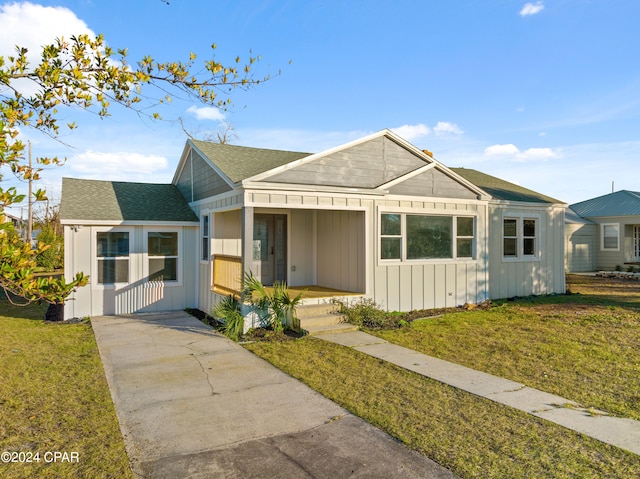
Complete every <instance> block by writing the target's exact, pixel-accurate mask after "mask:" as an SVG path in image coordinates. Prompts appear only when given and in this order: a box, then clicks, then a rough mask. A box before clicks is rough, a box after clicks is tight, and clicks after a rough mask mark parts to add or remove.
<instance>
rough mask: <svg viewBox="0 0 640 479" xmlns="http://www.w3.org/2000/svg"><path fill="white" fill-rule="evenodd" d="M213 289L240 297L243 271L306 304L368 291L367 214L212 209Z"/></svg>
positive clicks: (300, 210) (353, 212) (340, 211)
mask: <svg viewBox="0 0 640 479" xmlns="http://www.w3.org/2000/svg"><path fill="white" fill-rule="evenodd" d="M210 224H211V226H212V231H211V256H210V261H209V265H210V268H211V269H210V270H209V274H210V276H209V278H210V283H209V284H210V288H211V289H210V291H211V292H213V293H217V294H219V295H223V296H227V295H234V296H239V294H240V291H241V288H242V286H241V284H242V277H243V274H244V272H251V273H252V274H253V275H254V276H255V277H256V278H258V279H259V280H260V281H261V282H262V284H263V285H265V286H266V287H269V286H271V285H272V284H274V282H276V281H281V282H285V283H286V284H287V286H288V288H289V290H290V292H291V295H292V296H295V295H297V294H298V293H300V292H302V293H303V303H305V304H309V303H312V304H317V303H326V302H329V301H330V300H331V299H332V298H348V297H357V296H363V295H364V294H365V291H366V289H365V249H366V245H365V236H366V235H365V212H364V211H346V210H334V211H326V210H311V209H266V208H251V207H243V208H241V209H239V210H231V211H225V212H220V213H211V222H210Z"/></svg>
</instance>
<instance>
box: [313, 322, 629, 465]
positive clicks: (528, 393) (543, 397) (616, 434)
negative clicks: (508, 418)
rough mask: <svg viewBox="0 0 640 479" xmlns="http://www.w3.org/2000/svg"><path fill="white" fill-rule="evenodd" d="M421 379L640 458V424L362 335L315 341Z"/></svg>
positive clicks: (325, 337)
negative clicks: (360, 354) (358, 353)
mask: <svg viewBox="0 0 640 479" xmlns="http://www.w3.org/2000/svg"><path fill="white" fill-rule="evenodd" d="M316 337H317V338H320V339H324V340H326V341H331V342H334V343H337V344H341V345H343V346H348V347H351V348H353V349H356V350H358V351H361V352H363V353H365V354H368V355H370V356H373V357H375V358H378V359H382V360H384V361H388V362H390V363H393V364H396V365H398V366H400V367H402V368H405V369H408V370H410V371H414V372H416V373H418V374H421V375H423V376H426V377H429V378H432V379H435V380H437V381H440V382H442V383H445V384H449V385H451V386H453V387H456V388H458V389H463V390H464V391H468V392H470V393H473V394H476V395H478V396H482V397H485V398H487V399H490V400H492V401H495V402H498V403H500V404H505V405H507V406H511V407H513V408H516V409H519V410H521V411H525V412H527V413H529V414H532V415H534V416H537V417H540V418H542V419H546V420H548V421H551V422H554V423H556V424H560V425H561V426H564V427H567V428H569V429H573V430H574V431H577V432H580V433H582V434H585V435H587V436H591V437H593V438H595V439H598V440H600V441H602V442H605V443H607V444H611V445H613V446H617V447H620V448H622V449H626V450H627V451H630V452H632V453H634V454H638V455H640V422H639V421H635V420H633V419H627V418H618V417H611V416H607V415H606V413H605V412H602V411H593V410H585V409H584V408H582V407H580V405H579V404H577V403H575V402H573V401H569V400H567V399H564V398H562V397H560V396H555V395H553V394H549V393H545V392H543V391H539V390H537V389H533V388H530V387H526V386H525V385H524V384H520V383H517V382H514V381H509V380H507V379H502V378H499V377H496V376H492V375H490V374H486V373H483V372H480V371H476V370H473V369H469V368H467V367H464V366H460V365H457V364H453V363H450V362H447V361H443V360H441V359H437V358H433V357H431V356H427V355H426V354H422V353H418V352H416V351H414V350H411V349H408V348H404V347H402V346H397V345H395V344H391V343H389V342H387V341H385V340H384V339H380V338H377V337H375V336H372V335H370V334H366V333H363V332H360V331H357V332H351V333H348V332H347V333H337V334H324V335H317V336H316Z"/></svg>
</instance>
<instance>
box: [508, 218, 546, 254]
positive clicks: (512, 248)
mask: <svg viewBox="0 0 640 479" xmlns="http://www.w3.org/2000/svg"><path fill="white" fill-rule="evenodd" d="M537 244H538V220H537V219H536V218H524V217H522V218H504V219H503V220H502V255H503V257H505V258H520V257H526V256H529V257H531V256H533V257H535V256H537V254H538V246H537Z"/></svg>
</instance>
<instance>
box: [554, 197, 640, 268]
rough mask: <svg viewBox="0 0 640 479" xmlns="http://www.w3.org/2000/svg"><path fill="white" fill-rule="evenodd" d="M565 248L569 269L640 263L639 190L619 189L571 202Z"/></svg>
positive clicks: (614, 266) (612, 266)
mask: <svg viewBox="0 0 640 479" xmlns="http://www.w3.org/2000/svg"><path fill="white" fill-rule="evenodd" d="M566 251H567V258H566V264H567V271H568V272H580V271H595V270H613V269H615V268H616V266H620V267H622V268H625V267H627V266H629V265H632V264H634V265H640V193H639V192H634V191H627V190H622V191H616V192H614V193H610V194H608V195H604V196H600V197H597V198H593V199H590V200H586V201H581V202H580V203H575V204H573V205H571V206H570V209H569V210H568V211H567V223H566Z"/></svg>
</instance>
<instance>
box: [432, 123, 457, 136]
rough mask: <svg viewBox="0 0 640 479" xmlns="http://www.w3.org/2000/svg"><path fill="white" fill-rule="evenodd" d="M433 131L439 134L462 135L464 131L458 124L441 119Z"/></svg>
mask: <svg viewBox="0 0 640 479" xmlns="http://www.w3.org/2000/svg"><path fill="white" fill-rule="evenodd" d="M433 132H434V133H435V134H436V135H438V136H444V135H462V134H463V133H464V131H462V129H461V128H460V127H459V126H458V125H456V124H455V123H449V122H448V121H439V122H438V123H437V124H436V126H434V127H433Z"/></svg>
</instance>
